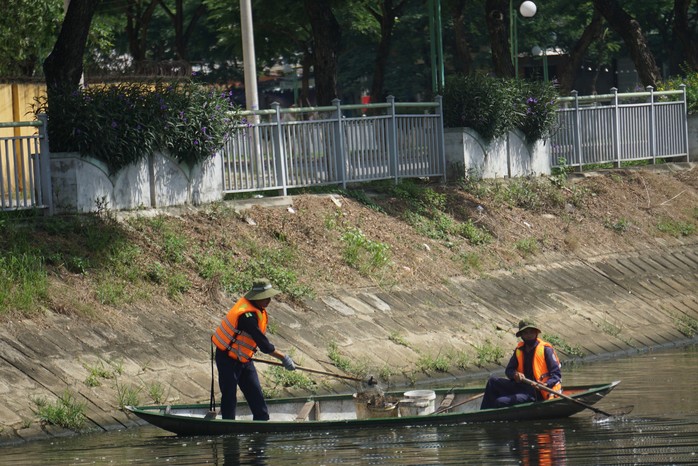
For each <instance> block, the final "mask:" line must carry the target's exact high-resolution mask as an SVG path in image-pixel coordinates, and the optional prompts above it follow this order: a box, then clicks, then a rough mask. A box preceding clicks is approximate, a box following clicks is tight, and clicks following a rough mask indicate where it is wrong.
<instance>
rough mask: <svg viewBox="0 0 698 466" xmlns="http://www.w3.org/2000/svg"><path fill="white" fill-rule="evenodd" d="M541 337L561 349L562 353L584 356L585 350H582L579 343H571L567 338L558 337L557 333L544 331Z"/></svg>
mask: <svg viewBox="0 0 698 466" xmlns="http://www.w3.org/2000/svg"><path fill="white" fill-rule="evenodd" d="M541 338H542V339H543V340H544V341H547V342H548V343H550V344H551V345H553V347H554V348H555V349H556V350H557V351H560V352H561V353H564V354H566V355H568V356H577V357H580V358H581V357H584V351H582V348H581V347H580V346H578V345H574V346H572V345H570V344H569V343H567V342H566V341H565V340H563V339H562V338H560V337H558V336H557V335H550V334H547V333H544V334H543V335H541Z"/></svg>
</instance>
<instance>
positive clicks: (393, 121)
mask: <svg viewBox="0 0 698 466" xmlns="http://www.w3.org/2000/svg"><path fill="white" fill-rule="evenodd" d="M386 100H387V101H388V103H389V104H390V120H389V121H390V134H389V135H388V156H389V158H390V171H391V175H392V176H394V177H395V184H398V182H399V181H400V176H399V175H400V174H399V172H398V160H397V159H398V153H397V152H398V151H397V117H396V116H395V96H393V95H389V96H388V98H387V99H386Z"/></svg>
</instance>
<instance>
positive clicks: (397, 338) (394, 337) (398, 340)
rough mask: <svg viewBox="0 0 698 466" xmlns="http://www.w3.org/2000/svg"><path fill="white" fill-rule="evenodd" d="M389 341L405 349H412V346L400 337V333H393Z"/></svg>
mask: <svg viewBox="0 0 698 466" xmlns="http://www.w3.org/2000/svg"><path fill="white" fill-rule="evenodd" d="M388 340H390V341H392V342H393V343H395V344H396V345H400V346H404V347H405V348H411V346H410V344H409V343H408V342H407V340H405V337H403V336H402V335H400V333H398V332H391V333H390V335H389V336H388Z"/></svg>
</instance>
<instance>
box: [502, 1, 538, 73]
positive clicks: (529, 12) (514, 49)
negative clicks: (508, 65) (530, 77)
mask: <svg viewBox="0 0 698 466" xmlns="http://www.w3.org/2000/svg"><path fill="white" fill-rule="evenodd" d="M537 10H538V8H537V7H536V4H535V3H533V2H532V1H531V0H526V1H525V2H523V3H522V4H521V5H520V6H519V13H521V16H523V17H524V18H531V17H533V15H535V14H536V11H537ZM517 21H518V17H517V16H516V15H515V14H514V0H509V34H510V43H511V62H512V63H513V64H514V76H515V77H516V78H518V77H519V38H518V34H517V32H516V25H517Z"/></svg>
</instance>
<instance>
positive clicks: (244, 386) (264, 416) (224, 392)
mask: <svg viewBox="0 0 698 466" xmlns="http://www.w3.org/2000/svg"><path fill="white" fill-rule="evenodd" d="M279 293H280V291H278V290H276V289H274V287H273V286H272V285H271V283H270V282H269V280H267V279H259V280H255V281H254V284H253V285H252V289H250V291H248V292H247V293H246V294H245V296H244V297H242V298H240V299H239V300H238V302H236V303H235V305H234V306H233V307H232V308H231V309H230V310H229V311H228V313H227V314H226V316H225V317H224V318H223V320H222V321H221V323H220V325H219V326H218V328H217V329H216V331H215V332H214V333H213V335H212V336H211V340H212V341H213V344H214V345H216V367H217V368H218V386H219V388H220V390H221V417H222V418H223V419H235V408H236V407H237V388H238V386H239V387H240V390H241V391H242V394H243V395H245V399H246V400H247V404H248V405H249V407H250V410H251V411H252V416H253V417H252V418H253V419H254V420H255V421H268V420H269V410H268V409H267V403H266V402H265V401H264V394H263V393H262V387H261V386H260V385H259V377H258V376H257V369H256V368H255V366H254V362H252V357H253V356H254V354H255V353H256V352H257V349H259V350H261V351H262V353H265V354H269V355H271V356H274V357H276V358H278V359H279V360H281V363H282V364H283V366H284V368H285V369H286V370H289V371H292V370H295V368H296V365H295V364H294V363H293V360H292V359H291V357H290V356H289V355H287V354H284V353H282V352H280V351H278V350H277V349H276V348H275V347H274V345H273V344H271V342H270V341H269V340H268V339H267V337H266V331H267V321H268V315H267V306H268V305H269V303H270V302H271V298H272V297H273V296H276V295H277V294H279Z"/></svg>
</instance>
